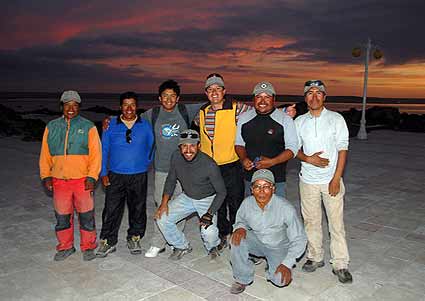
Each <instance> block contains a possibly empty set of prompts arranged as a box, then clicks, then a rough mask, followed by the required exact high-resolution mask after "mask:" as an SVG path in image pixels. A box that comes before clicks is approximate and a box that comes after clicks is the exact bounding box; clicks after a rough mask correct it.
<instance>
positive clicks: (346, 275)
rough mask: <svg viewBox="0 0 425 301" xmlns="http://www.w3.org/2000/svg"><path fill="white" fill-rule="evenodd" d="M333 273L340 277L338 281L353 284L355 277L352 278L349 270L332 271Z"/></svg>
mask: <svg viewBox="0 0 425 301" xmlns="http://www.w3.org/2000/svg"><path fill="white" fill-rule="evenodd" d="M332 273H334V275H336V276H337V277H338V280H339V282H341V283H352V282H353V276H351V273H350V272H349V271H348V269H339V270H332Z"/></svg>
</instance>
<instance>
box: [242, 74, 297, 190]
mask: <svg viewBox="0 0 425 301" xmlns="http://www.w3.org/2000/svg"><path fill="white" fill-rule="evenodd" d="M252 94H253V95H254V108H255V110H250V111H248V112H247V113H245V114H243V115H241V117H240V118H239V121H238V125H237V134H236V142H235V150H236V153H237V154H238V156H239V158H240V160H241V162H242V166H243V167H244V168H245V170H246V172H245V189H247V190H248V189H249V186H250V182H251V177H252V174H253V172H254V171H255V170H258V169H264V168H267V169H270V170H271V171H272V172H273V175H274V178H275V181H276V183H275V187H276V194H277V195H278V196H281V197H285V195H286V194H285V182H286V162H287V161H288V160H290V159H292V158H293V157H295V156H296V155H297V153H298V140H297V133H296V130H295V125H294V121H293V120H292V118H291V117H289V116H288V115H287V114H286V113H284V112H282V111H281V110H277V109H276V108H275V106H274V104H275V97H276V92H275V90H274V88H273V85H272V84H271V83H269V82H260V83H258V84H257V85H256V86H255V87H254V90H253V92H252Z"/></svg>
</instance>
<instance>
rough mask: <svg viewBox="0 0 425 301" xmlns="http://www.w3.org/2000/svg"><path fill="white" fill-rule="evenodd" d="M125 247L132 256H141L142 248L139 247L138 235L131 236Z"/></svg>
mask: <svg viewBox="0 0 425 301" xmlns="http://www.w3.org/2000/svg"><path fill="white" fill-rule="evenodd" d="M127 247H128V249H129V250H130V253H131V254H132V255H138V254H142V247H141V246H140V235H137V236H136V235H133V236H132V237H131V238H129V239H128V240H127Z"/></svg>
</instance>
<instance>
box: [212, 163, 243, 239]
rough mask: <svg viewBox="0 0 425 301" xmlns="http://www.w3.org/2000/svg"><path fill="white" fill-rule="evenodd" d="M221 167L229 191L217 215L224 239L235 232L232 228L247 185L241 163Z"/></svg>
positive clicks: (220, 232) (219, 228) (220, 233)
mask: <svg viewBox="0 0 425 301" xmlns="http://www.w3.org/2000/svg"><path fill="white" fill-rule="evenodd" d="M219 167H220V171H221V175H222V176H223V180H224V184H225V185H226V190H227V195H226V198H225V199H224V202H223V204H222V205H221V207H220V209H218V213H217V217H218V221H217V224H218V231H219V235H220V237H223V236H225V235H228V234H231V233H232V232H233V229H232V226H233V224H234V223H235V218H236V212H237V211H238V209H239V206H240V205H241V203H242V201H243V199H244V191H245V183H244V176H243V170H242V165H241V164H240V162H239V161H236V162H233V163H229V164H224V165H219ZM227 213H228V214H229V218H228V217H227Z"/></svg>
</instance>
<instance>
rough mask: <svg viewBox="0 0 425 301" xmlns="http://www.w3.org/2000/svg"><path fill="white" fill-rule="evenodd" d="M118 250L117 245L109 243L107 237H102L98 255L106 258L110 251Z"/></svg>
mask: <svg viewBox="0 0 425 301" xmlns="http://www.w3.org/2000/svg"><path fill="white" fill-rule="evenodd" d="M116 250H117V248H116V247H115V246H111V245H108V240H107V239H101V240H100V241H99V248H98V249H97V252H96V257H99V258H104V257H106V256H108V254H109V253H113V252H115V251H116Z"/></svg>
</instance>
